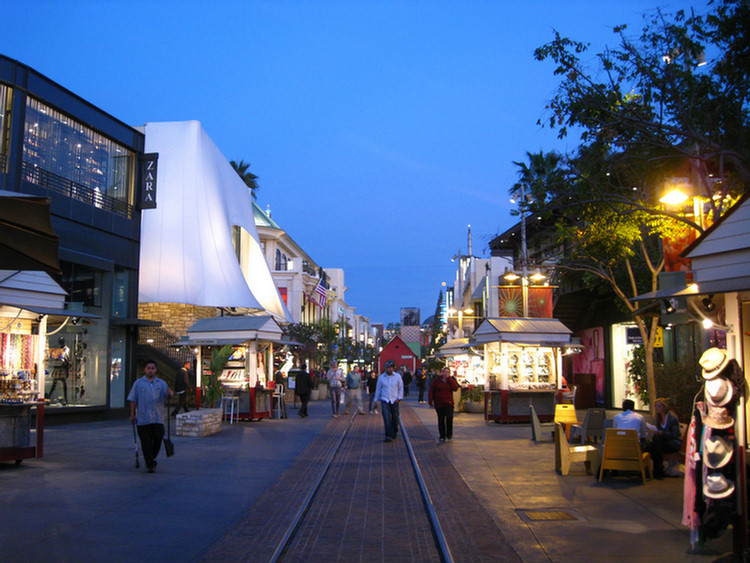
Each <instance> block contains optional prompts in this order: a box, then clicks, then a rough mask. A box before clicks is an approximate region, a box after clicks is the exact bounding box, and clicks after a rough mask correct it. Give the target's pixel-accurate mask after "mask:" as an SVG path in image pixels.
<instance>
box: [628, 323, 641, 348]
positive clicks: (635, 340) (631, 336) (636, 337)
mask: <svg viewBox="0 0 750 563" xmlns="http://www.w3.org/2000/svg"><path fill="white" fill-rule="evenodd" d="M627 344H628V345H629V346H643V338H642V337H641V331H640V330H639V329H638V327H637V326H629V327H628V328H627Z"/></svg>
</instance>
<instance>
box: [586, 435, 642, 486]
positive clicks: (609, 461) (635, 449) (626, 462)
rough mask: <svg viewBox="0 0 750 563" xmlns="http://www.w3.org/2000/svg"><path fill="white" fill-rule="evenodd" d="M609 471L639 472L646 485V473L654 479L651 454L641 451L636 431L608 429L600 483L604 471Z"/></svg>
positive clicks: (600, 471) (600, 469) (600, 470)
mask: <svg viewBox="0 0 750 563" xmlns="http://www.w3.org/2000/svg"><path fill="white" fill-rule="evenodd" d="M608 469H616V470H618V471H639V472H640V474H641V478H642V479H643V482H644V483H645V482H646V471H648V473H649V478H653V475H652V472H651V454H649V453H648V452H646V453H644V452H643V451H641V443H640V442H639V441H638V432H637V431H636V430H631V429H625V428H607V432H606V434H605V435H604V451H603V453H602V465H601V467H600V468H599V481H601V480H602V477H603V476H604V471H605V470H608Z"/></svg>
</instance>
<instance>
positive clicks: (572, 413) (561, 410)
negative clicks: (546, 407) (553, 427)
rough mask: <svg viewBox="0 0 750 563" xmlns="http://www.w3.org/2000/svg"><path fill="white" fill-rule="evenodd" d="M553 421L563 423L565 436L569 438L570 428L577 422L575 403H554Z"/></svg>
mask: <svg viewBox="0 0 750 563" xmlns="http://www.w3.org/2000/svg"><path fill="white" fill-rule="evenodd" d="M555 422H559V423H560V424H562V425H563V427H564V428H565V437H566V438H567V439H568V440H570V429H571V428H572V427H573V425H574V424H578V423H579V422H578V415H577V414H576V407H575V405H569V404H559V405H555Z"/></svg>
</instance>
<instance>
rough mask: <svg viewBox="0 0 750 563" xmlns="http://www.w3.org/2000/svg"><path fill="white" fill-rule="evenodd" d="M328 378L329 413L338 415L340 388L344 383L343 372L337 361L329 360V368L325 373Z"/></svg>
mask: <svg viewBox="0 0 750 563" xmlns="http://www.w3.org/2000/svg"><path fill="white" fill-rule="evenodd" d="M326 379H327V380H328V391H329V393H330V395H331V411H332V412H331V414H332V416H338V415H339V405H340V404H341V390H342V388H343V386H344V384H345V383H346V378H345V377H344V372H343V371H341V369H340V368H339V365H338V362H331V369H329V370H328V373H326Z"/></svg>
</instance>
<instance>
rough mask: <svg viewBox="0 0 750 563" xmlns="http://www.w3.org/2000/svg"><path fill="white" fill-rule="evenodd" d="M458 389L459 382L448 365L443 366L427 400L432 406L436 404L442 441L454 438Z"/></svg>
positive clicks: (433, 382)
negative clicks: (454, 408) (455, 402)
mask: <svg viewBox="0 0 750 563" xmlns="http://www.w3.org/2000/svg"><path fill="white" fill-rule="evenodd" d="M457 390H458V382H457V381H456V378H455V377H453V376H452V375H451V369H450V368H448V367H446V368H443V371H442V372H440V375H439V376H438V377H436V378H435V379H433V380H432V384H431V385H430V392H429V394H428V396H427V400H428V402H429V403H430V406H432V405H435V412H437V417H438V432H439V433H440V441H441V442H445V440H446V439H447V440H451V439H453V392H454V391H457Z"/></svg>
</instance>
